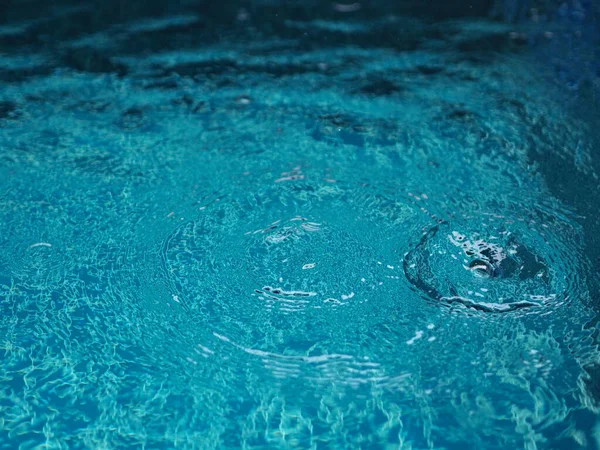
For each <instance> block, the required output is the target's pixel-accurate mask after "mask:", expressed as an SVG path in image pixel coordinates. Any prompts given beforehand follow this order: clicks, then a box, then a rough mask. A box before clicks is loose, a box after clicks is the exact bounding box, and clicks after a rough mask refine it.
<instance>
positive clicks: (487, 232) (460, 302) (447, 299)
mask: <svg viewBox="0 0 600 450" xmlns="http://www.w3.org/2000/svg"><path fill="white" fill-rule="evenodd" d="M539 223H540V222H539V221H533V220H528V221H526V220H512V219H508V218H506V217H502V216H492V215H487V216H482V217H474V218H465V219H463V220H460V221H456V222H451V223H448V222H443V223H440V224H438V225H436V226H435V227H433V228H431V229H429V230H428V231H427V232H426V233H425V234H424V235H423V237H422V239H421V240H420V242H419V243H418V244H417V245H416V246H415V247H414V248H413V250H411V251H410V252H409V253H407V254H406V256H405V258H404V271H405V274H406V277H407V279H408V280H409V281H410V282H411V283H412V284H413V286H414V287H415V288H416V289H418V290H419V291H420V292H421V293H422V294H423V295H424V296H425V297H426V298H428V299H429V300H431V301H433V302H435V303H436V304H439V305H443V306H447V307H451V308H452V309H455V307H463V308H467V309H470V310H477V311H481V312H483V313H511V312H528V313H529V312H532V311H536V312H547V311H548V308H552V307H557V306H560V305H562V304H564V303H565V302H566V301H567V300H568V299H569V298H571V297H572V296H573V295H575V294H576V292H575V291H576V289H577V282H576V280H575V279H573V276H572V274H573V273H575V270H573V269H574V268H576V267H577V262H576V261H575V260H574V257H573V255H574V254H575V252H572V251H569V248H568V247H567V246H565V243H564V242H562V240H561V237H560V234H559V232H560V223H559V222H558V221H556V220H555V221H553V222H548V223H551V225H548V224H544V225H541V226H540V225H539ZM541 223H544V222H541Z"/></svg>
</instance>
